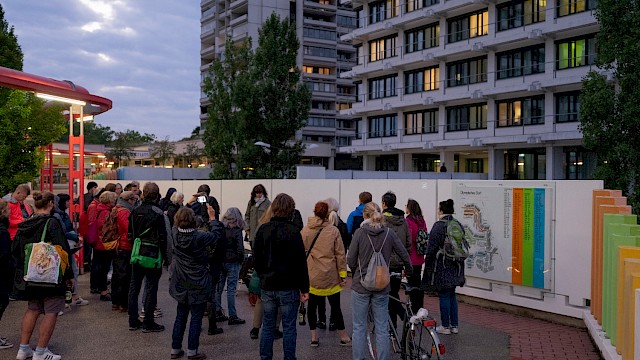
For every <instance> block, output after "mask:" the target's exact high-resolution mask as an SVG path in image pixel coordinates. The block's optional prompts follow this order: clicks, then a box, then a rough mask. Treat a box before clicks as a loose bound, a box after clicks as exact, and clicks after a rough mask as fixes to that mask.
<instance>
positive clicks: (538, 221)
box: [533, 189, 545, 289]
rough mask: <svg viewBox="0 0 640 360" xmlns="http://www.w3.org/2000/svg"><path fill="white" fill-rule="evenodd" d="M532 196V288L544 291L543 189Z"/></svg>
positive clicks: (537, 190)
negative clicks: (533, 202) (533, 203)
mask: <svg viewBox="0 0 640 360" xmlns="http://www.w3.org/2000/svg"><path fill="white" fill-rule="evenodd" d="M533 196H534V201H535V205H534V214H533V217H534V221H533V223H534V230H533V287H536V288H540V289H544V252H545V250H544V226H545V222H544V219H545V189H535V190H534V195H533Z"/></svg>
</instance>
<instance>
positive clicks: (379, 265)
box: [358, 228, 391, 291]
mask: <svg viewBox="0 0 640 360" xmlns="http://www.w3.org/2000/svg"><path fill="white" fill-rule="evenodd" d="M388 235H389V229H388V228H387V233H386V234H385V236H384V240H383V241H382V246H380V250H379V251H376V248H375V247H374V246H373V241H371V237H369V234H367V237H368V238H369V243H370V244H371V248H373V255H372V256H371V260H370V261H369V266H368V267H367V273H366V274H364V276H361V277H360V284H362V286H363V287H364V288H365V289H367V290H369V291H382V290H384V289H385V288H386V287H387V286H389V282H390V280H391V277H390V275H389V266H387V262H386V261H385V259H384V256H383V255H382V248H384V244H385V243H386V242H387V236H388ZM358 268H359V269H360V275H362V267H361V266H360V259H358Z"/></svg>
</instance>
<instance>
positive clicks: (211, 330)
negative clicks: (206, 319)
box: [207, 328, 224, 335]
mask: <svg viewBox="0 0 640 360" xmlns="http://www.w3.org/2000/svg"><path fill="white" fill-rule="evenodd" d="M222 333H224V330H222V328H209V330H208V331H207V335H220V334H222Z"/></svg>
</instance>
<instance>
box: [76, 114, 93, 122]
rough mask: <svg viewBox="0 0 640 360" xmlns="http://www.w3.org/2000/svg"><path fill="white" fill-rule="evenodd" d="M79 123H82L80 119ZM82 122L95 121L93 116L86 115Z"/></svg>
mask: <svg viewBox="0 0 640 360" xmlns="http://www.w3.org/2000/svg"><path fill="white" fill-rule="evenodd" d="M78 121H80V119H78ZM82 121H93V115H85V116H84V117H83V118H82Z"/></svg>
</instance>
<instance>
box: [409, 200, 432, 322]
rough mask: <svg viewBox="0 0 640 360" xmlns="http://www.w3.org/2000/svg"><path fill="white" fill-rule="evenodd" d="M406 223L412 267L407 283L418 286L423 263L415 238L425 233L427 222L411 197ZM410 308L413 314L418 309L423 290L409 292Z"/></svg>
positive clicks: (422, 297)
mask: <svg viewBox="0 0 640 360" xmlns="http://www.w3.org/2000/svg"><path fill="white" fill-rule="evenodd" d="M407 225H409V234H410V235H411V253H410V254H409V255H410V256H411V266H412V267H413V274H411V276H409V279H408V280H409V285H411V286H413V287H418V288H419V287H420V285H421V284H422V273H421V271H422V265H423V264H424V254H422V253H420V252H419V251H418V246H417V243H416V240H417V239H418V233H420V234H421V235H422V234H427V224H426V222H425V221H424V217H422V209H421V208H420V204H418V202H417V201H415V200H413V199H409V201H407ZM410 299H411V310H412V311H413V313H414V314H416V313H417V312H418V310H420V308H421V307H422V305H423V303H424V292H423V291H420V292H418V291H414V292H411V294H410Z"/></svg>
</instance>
